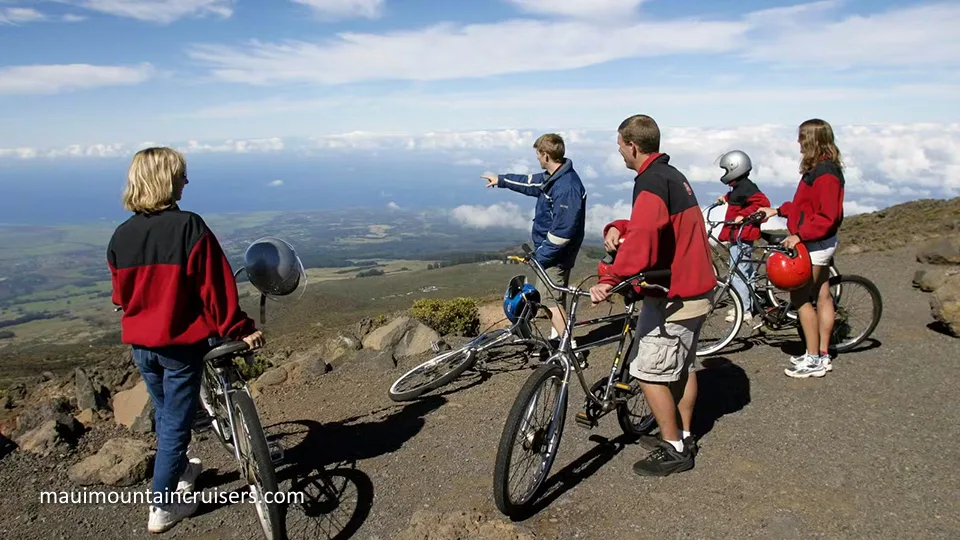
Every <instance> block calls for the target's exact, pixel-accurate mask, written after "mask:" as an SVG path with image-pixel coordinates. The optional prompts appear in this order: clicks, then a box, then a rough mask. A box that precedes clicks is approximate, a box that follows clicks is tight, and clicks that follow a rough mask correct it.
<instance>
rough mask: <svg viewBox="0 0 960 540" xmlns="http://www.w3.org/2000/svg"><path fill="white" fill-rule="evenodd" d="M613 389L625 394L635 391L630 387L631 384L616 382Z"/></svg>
mask: <svg viewBox="0 0 960 540" xmlns="http://www.w3.org/2000/svg"><path fill="white" fill-rule="evenodd" d="M613 387H614V388H616V389H617V390H621V391H623V392H632V391H633V389H632V388H630V385H629V384H627V383H623V382H615V383H613Z"/></svg>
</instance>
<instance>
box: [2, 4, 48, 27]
mask: <svg viewBox="0 0 960 540" xmlns="http://www.w3.org/2000/svg"><path fill="white" fill-rule="evenodd" d="M46 18H47V17H46V15H44V14H43V13H40V12H39V11H37V10H35V9H33V8H21V7H10V8H0V24H9V25H14V24H23V23H31V22H37V21H42V20H45V19H46Z"/></svg>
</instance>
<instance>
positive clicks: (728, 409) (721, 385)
mask: <svg viewBox="0 0 960 540" xmlns="http://www.w3.org/2000/svg"><path fill="white" fill-rule="evenodd" d="M702 364H703V369H701V370H699V371H698V372H697V384H698V394H697V404H696V406H695V409H694V413H693V418H694V420H693V426H692V431H693V434H694V436H696V437H697V438H698V439H700V438H702V437H703V435H705V434H706V433H709V432H710V430H712V429H713V426H714V425H715V424H716V422H717V420H719V419H720V418H721V417H723V416H725V415H728V414H732V413H735V412H737V411H739V410H741V409H743V408H744V407H745V406H747V404H749V403H750V379H749V378H748V377H747V374H746V372H745V371H744V370H743V369H742V368H741V367H740V366H738V365H736V364H734V363H733V362H731V361H730V360H728V359H726V358H707V359H704V360H703V361H702ZM614 414H615V413H614ZM565 429H571V426H570V425H568V426H567V427H566V428H565ZM573 435H576V433H573ZM590 440H591V441H594V442H596V443H598V444H597V445H596V446H594V447H593V448H591V449H590V450H588V451H587V452H586V453H584V454H583V455H581V456H580V457H578V458H577V459H575V460H573V461H572V462H570V463H569V464H567V465H566V466H565V467H563V468H562V469H560V470H559V471H557V472H556V473H554V474H552V475H551V476H550V477H549V478H547V480H546V481H545V482H544V484H543V486H542V487H541V491H540V493H541V495H540V496H539V497H538V498H537V500H536V501H535V502H533V503H532V504H531V505H530V506H529V508H528V509H527V510H526V511H524V512H521V513H518V514H515V515H513V516H510V518H511V519H512V520H513V521H524V520H527V519H529V518H531V517H533V516H535V515H537V514H538V513H540V512H541V511H542V510H544V509H545V508H547V507H548V506H550V505H551V504H552V503H553V502H554V501H556V500H557V499H558V498H560V496H562V495H563V494H564V493H566V492H567V491H569V490H571V489H573V488H574V487H576V486H577V485H578V484H580V483H581V482H582V481H583V480H585V479H586V478H589V477H590V476H591V475H593V474H594V473H595V472H597V471H598V470H600V468H601V467H603V466H604V465H605V464H607V463H608V462H609V461H610V460H612V459H613V458H614V456H616V455H617V454H619V453H620V452H621V451H623V450H624V449H625V448H626V447H627V445H631V444H634V443H636V442H637V438H636V437H634V436H631V435H627V434H623V435H620V436H617V437H615V438H613V439H607V438H605V437H602V436H600V435H592V436H590ZM645 453H646V450H642V449H641V454H645ZM640 457H642V456H641V455H638V456H637V458H638V459H639V458H640ZM625 474H633V473H632V472H628V473H625Z"/></svg>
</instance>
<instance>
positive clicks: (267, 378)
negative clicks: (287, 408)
mask: <svg viewBox="0 0 960 540" xmlns="http://www.w3.org/2000/svg"><path fill="white" fill-rule="evenodd" d="M286 380H287V370H286V369H284V368H283V367H275V368H270V369H268V370H266V371H264V372H263V374H262V375H260V376H259V377H257V383H258V384H259V385H260V387H261V388H262V387H264V386H274V385H278V384H282V383H283V382H284V381H286Z"/></svg>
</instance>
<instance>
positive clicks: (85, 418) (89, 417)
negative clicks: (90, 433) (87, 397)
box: [74, 409, 99, 426]
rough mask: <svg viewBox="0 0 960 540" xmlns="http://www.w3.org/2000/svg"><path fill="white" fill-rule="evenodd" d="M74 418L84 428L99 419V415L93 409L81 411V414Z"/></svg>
mask: <svg viewBox="0 0 960 540" xmlns="http://www.w3.org/2000/svg"><path fill="white" fill-rule="evenodd" d="M74 418H76V419H77V422H80V423H81V424H83V425H84V426H89V425H91V424H93V422H94V421H96V420H97V419H98V418H99V415H97V413H96V412H94V410H93V409H84V410H82V411H80V413H79V414H77V415H76V416H74Z"/></svg>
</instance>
